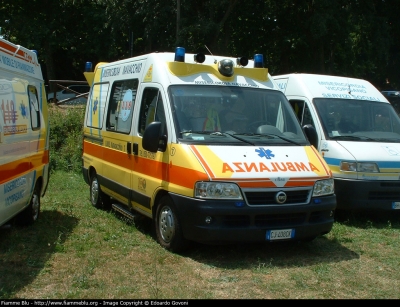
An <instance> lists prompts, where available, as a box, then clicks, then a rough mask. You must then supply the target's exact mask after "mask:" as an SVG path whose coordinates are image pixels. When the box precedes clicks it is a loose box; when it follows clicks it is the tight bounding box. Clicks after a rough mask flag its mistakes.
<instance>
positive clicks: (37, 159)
mask: <svg viewBox="0 0 400 307" xmlns="http://www.w3.org/2000/svg"><path fill="white" fill-rule="evenodd" d="M45 164H49V151H48V150H46V151H45V152H44V153H37V154H35V155H32V156H29V157H25V158H23V159H19V160H16V161H13V162H10V163H6V164H3V165H2V166H1V173H0V184H3V183H5V182H8V181H10V180H12V179H14V178H17V177H20V176H22V175H24V174H25V173H29V172H32V171H33V170H35V169H37V168H40V167H43V166H44V165H45Z"/></svg>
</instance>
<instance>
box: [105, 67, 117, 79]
mask: <svg viewBox="0 0 400 307" xmlns="http://www.w3.org/2000/svg"><path fill="white" fill-rule="evenodd" d="M120 71H121V67H115V68H108V69H104V71H103V78H105V77H113V76H118V75H119V73H120Z"/></svg>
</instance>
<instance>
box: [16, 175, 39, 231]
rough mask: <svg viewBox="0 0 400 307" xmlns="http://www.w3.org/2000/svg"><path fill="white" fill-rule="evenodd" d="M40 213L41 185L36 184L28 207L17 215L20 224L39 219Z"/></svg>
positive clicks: (28, 223)
mask: <svg viewBox="0 0 400 307" xmlns="http://www.w3.org/2000/svg"><path fill="white" fill-rule="evenodd" d="M39 213H40V185H39V184H38V183H36V184H35V188H34V189H33V193H32V196H31V199H30V201H29V205H28V207H26V208H25V209H24V211H22V212H21V213H20V214H19V215H18V216H17V223H18V224H19V225H23V226H25V225H31V224H33V223H34V222H36V221H37V219H38V218H39Z"/></svg>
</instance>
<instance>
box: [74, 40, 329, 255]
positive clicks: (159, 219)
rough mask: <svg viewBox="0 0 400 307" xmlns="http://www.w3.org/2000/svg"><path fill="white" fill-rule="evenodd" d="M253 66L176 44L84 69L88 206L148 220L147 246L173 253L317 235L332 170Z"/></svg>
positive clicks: (325, 222) (325, 218) (325, 219)
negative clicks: (150, 240) (153, 242)
mask: <svg viewBox="0 0 400 307" xmlns="http://www.w3.org/2000/svg"><path fill="white" fill-rule="evenodd" d="M254 59H255V60H248V59H247V58H232V57H225V56H211V55H210V56H205V55H204V54H188V53H186V52H185V50H184V48H180V47H179V48H177V50H176V53H175V54H174V53H168V52H166V53H151V54H147V55H142V56H138V57H133V58H129V59H125V60H120V61H117V62H112V63H99V64H97V65H96V67H95V70H94V72H85V76H86V79H87V81H88V83H89V84H90V85H91V91H90V93H89V99H88V101H87V107H86V114H85V120H84V141H83V165H82V172H83V177H84V179H85V181H86V182H87V183H88V185H89V187H90V199H91V203H92V205H93V206H95V207H104V206H106V207H107V206H111V207H112V208H114V209H115V210H117V211H119V212H121V213H122V214H125V215H126V216H128V217H133V216H134V215H135V214H137V213H141V214H142V215H144V216H147V217H149V218H151V219H153V221H154V227H155V233H156V235H157V240H158V242H159V243H160V244H161V246H163V247H164V248H166V249H169V250H171V251H175V252H176V251H179V250H182V249H183V248H185V247H186V246H187V243H188V242H190V241H197V242H203V243H212V244H219V243H234V242H274V241H282V240H298V241H302V240H311V239H314V238H315V237H317V236H319V235H323V234H326V233H328V232H329V231H330V230H331V228H332V225H333V222H334V211H335V208H336V197H335V194H334V186H333V178H332V174H331V172H330V170H329V168H328V166H327V164H326V163H325V162H324V160H323V159H322V158H321V156H320V155H319V154H318V152H317V151H316V150H315V149H314V147H312V146H311V144H310V142H309V141H308V140H307V138H306V136H305V134H304V132H303V131H302V129H301V127H300V125H299V123H298V121H297V118H296V116H295V114H294V112H293V109H292V108H291V106H290V104H289V103H288V101H287V99H286V97H285V95H284V94H283V93H282V92H281V91H280V90H279V89H278V87H277V85H276V83H275V82H274V81H273V80H272V79H271V77H270V75H269V74H268V70H267V68H264V67H263V57H262V55H256V56H255V57H254ZM90 66H91V65H90V64H89V65H88V67H90ZM314 133H315V131H314Z"/></svg>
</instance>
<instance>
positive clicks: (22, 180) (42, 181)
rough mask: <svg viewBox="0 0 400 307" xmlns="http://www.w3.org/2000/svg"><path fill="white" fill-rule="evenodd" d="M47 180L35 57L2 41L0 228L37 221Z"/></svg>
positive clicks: (43, 109)
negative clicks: (9, 224) (13, 219)
mask: <svg viewBox="0 0 400 307" xmlns="http://www.w3.org/2000/svg"><path fill="white" fill-rule="evenodd" d="M48 179H49V123H48V114H47V99H46V92H45V87H44V81H43V76H42V70H41V67H40V64H39V62H38V58H37V55H36V53H35V52H34V51H32V50H28V49H26V48H24V47H22V46H19V45H15V44H13V43H11V42H9V41H7V40H5V39H3V38H0V226H4V225H5V224H6V223H7V222H11V220H12V218H14V217H16V218H17V219H16V221H17V222H18V223H20V224H30V223H33V222H34V221H36V220H37V219H38V217H39V212H40V198H41V197H42V196H44V194H45V191H46V188H47V184H48Z"/></svg>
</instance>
